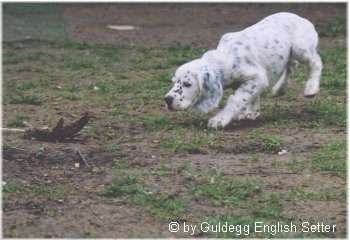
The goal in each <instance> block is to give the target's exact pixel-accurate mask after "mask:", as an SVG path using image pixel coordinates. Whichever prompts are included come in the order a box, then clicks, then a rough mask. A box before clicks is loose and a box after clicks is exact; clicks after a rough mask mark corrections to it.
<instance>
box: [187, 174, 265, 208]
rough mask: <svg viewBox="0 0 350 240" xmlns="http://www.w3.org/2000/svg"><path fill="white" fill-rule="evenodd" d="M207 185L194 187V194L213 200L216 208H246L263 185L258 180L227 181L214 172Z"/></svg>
mask: <svg viewBox="0 0 350 240" xmlns="http://www.w3.org/2000/svg"><path fill="white" fill-rule="evenodd" d="M209 176H210V179H208V182H207V183H206V184H198V185H195V186H194V187H193V190H192V191H193V192H194V193H195V194H199V195H202V196H205V197H208V198H211V199H212V203H213V205H214V206H245V204H246V200H247V199H248V198H249V197H251V196H253V195H255V194H257V193H258V192H259V191H260V190H261V188H262V186H263V183H262V182H261V181H260V180H259V179H257V178H251V179H244V180H235V179H227V178H225V177H223V176H222V175H221V174H219V173H217V172H214V173H210V174H209Z"/></svg>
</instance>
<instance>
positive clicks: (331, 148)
mask: <svg viewBox="0 0 350 240" xmlns="http://www.w3.org/2000/svg"><path fill="white" fill-rule="evenodd" d="M346 146H347V144H346V141H340V142H334V143H328V144H326V145H325V147H324V149H323V150H321V151H319V152H315V153H313V154H312V163H313V167H314V168H315V169H317V170H321V171H326V172H328V173H330V174H334V175H336V176H339V177H341V178H343V179H345V178H346V171H347V167H346V152H347V147H346Z"/></svg>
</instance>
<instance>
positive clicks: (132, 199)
mask: <svg viewBox="0 0 350 240" xmlns="http://www.w3.org/2000/svg"><path fill="white" fill-rule="evenodd" d="M101 195H103V196H105V197H114V198H119V197H126V198H127V199H128V200H127V201H128V203H129V204H136V205H140V206H142V207H143V208H144V209H146V210H147V211H148V212H149V213H150V214H152V215H154V216H156V217H157V218H160V219H164V220H165V219H172V218H177V217H179V216H180V215H181V214H183V213H184V212H185V211H187V210H188V206H187V203H186V201H184V200H183V199H182V198H181V197H174V198H172V197H170V198H167V197H162V196H157V195H155V194H153V193H151V192H148V191H146V190H144V188H143V187H142V186H141V185H140V184H138V181H137V179H136V177H133V176H130V175H128V176H126V177H124V178H122V179H121V180H120V181H116V182H114V183H111V184H108V185H107V186H105V187H104V188H103V189H102V191H101Z"/></svg>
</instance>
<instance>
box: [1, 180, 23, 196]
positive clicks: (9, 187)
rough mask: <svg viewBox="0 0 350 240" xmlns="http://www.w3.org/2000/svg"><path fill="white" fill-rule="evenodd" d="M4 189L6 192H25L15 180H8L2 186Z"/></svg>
mask: <svg viewBox="0 0 350 240" xmlns="http://www.w3.org/2000/svg"><path fill="white" fill-rule="evenodd" d="M2 191H3V192H6V193H16V194H21V193H23V191H24V190H23V188H22V187H21V186H20V185H19V184H17V183H14V182H8V183H6V184H5V185H3V186H2Z"/></svg>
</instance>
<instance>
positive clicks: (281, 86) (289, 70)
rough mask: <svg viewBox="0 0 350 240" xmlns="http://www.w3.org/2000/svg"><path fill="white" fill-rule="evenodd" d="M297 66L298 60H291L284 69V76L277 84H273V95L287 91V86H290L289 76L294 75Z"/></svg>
mask: <svg viewBox="0 0 350 240" xmlns="http://www.w3.org/2000/svg"><path fill="white" fill-rule="evenodd" d="M297 66H298V61H296V60H291V61H290V62H289V63H288V64H287V67H286V69H285V70H284V72H283V74H282V76H281V77H280V79H279V80H278V81H277V83H276V84H275V86H273V88H272V96H273V97H279V96H282V95H283V94H284V93H285V91H286V88H287V86H288V81H289V77H290V75H292V74H293V73H294V71H295V69H296V68H297Z"/></svg>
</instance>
